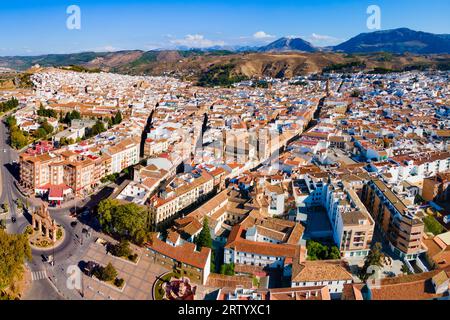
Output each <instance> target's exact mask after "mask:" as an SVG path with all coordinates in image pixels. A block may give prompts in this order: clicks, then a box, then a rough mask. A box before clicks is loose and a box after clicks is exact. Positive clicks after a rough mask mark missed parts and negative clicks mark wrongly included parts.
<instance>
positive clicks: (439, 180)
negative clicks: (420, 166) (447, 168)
mask: <svg viewBox="0 0 450 320" xmlns="http://www.w3.org/2000/svg"><path fill="white" fill-rule="evenodd" d="M422 197H423V198H424V199H425V200H426V201H441V202H446V201H450V172H445V173H439V174H437V175H436V176H434V177H430V178H425V179H423V189H422Z"/></svg>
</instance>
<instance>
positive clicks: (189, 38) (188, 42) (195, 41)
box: [170, 34, 225, 48]
mask: <svg viewBox="0 0 450 320" xmlns="http://www.w3.org/2000/svg"><path fill="white" fill-rule="evenodd" d="M170 43H172V44H174V45H178V46H186V47H189V48H207V47H213V46H224V45H225V42H224V41H222V40H210V39H206V38H205V36H203V35H201V34H188V35H186V37H184V38H183V39H174V40H170Z"/></svg>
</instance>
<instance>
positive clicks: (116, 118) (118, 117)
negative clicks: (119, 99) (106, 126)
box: [113, 111, 122, 124]
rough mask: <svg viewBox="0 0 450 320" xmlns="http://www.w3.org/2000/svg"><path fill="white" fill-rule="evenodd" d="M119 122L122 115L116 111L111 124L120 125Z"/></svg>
mask: <svg viewBox="0 0 450 320" xmlns="http://www.w3.org/2000/svg"><path fill="white" fill-rule="evenodd" d="M121 122H122V113H121V112H120V111H117V113H116V115H115V116H114V119H113V123H114V124H120V123H121Z"/></svg>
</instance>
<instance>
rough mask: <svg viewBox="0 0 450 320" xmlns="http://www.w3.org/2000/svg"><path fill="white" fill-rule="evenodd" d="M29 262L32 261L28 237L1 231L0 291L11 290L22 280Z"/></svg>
mask: <svg viewBox="0 0 450 320" xmlns="http://www.w3.org/2000/svg"><path fill="white" fill-rule="evenodd" d="M27 260H28V261H29V260H31V248H30V245H29V243H28V238H27V236H26V235H23V234H19V235H15V234H8V233H6V232H5V231H3V230H0V262H1V263H0V291H4V290H5V289H7V288H10V287H11V286H13V284H14V283H15V282H16V281H18V280H20V279H21V278H22V275H23V271H24V267H23V266H24V263H25V262H26V261H27Z"/></svg>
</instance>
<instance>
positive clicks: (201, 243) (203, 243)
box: [195, 217, 212, 249]
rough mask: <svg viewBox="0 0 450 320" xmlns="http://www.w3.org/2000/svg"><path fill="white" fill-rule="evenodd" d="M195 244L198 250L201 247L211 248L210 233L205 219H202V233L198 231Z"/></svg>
mask: <svg viewBox="0 0 450 320" xmlns="http://www.w3.org/2000/svg"><path fill="white" fill-rule="evenodd" d="M195 243H196V244H197V248H198V249H200V248H202V247H206V248H212V239H211V232H210V231H209V224H208V218H207V217H205V218H204V219H203V228H202V231H200V233H199V235H198V236H197V237H196V239H195Z"/></svg>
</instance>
